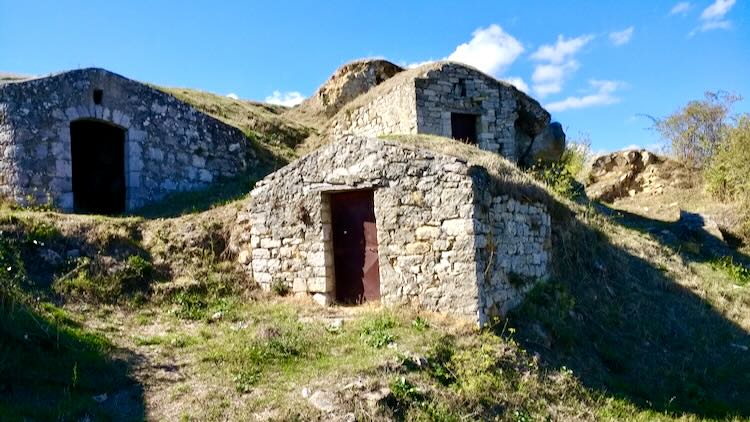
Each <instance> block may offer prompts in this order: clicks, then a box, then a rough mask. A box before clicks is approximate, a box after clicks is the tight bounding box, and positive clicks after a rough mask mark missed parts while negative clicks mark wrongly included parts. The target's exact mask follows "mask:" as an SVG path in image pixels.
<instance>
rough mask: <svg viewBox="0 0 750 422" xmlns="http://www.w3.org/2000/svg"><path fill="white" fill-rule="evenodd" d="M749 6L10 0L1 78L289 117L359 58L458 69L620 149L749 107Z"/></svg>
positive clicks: (0, 16)
mask: <svg viewBox="0 0 750 422" xmlns="http://www.w3.org/2000/svg"><path fill="white" fill-rule="evenodd" d="M748 3H750V2H749V1H748V0H701V1H698V0H695V1H676V0H675V1H648V2H645V1H644V2H625V1H583V0H581V1H565V2H548V1H528V0H527V1H497V0H495V1H461V2H458V1H454V2H448V1H439V0H433V1H410V2H406V1H377V2H365V1H354V0H349V1H327V2H312V1H298V2H292V1H281V0H279V1H263V2H254V1H222V2H218V1H212V2H209V1H191V2H178V1H161V0H150V1H135V0H133V1H127V2H119V1H118V2H114V1H108V2H105V1H62V0H58V1H48V2H43V1H31V0H28V1H27V0H24V1H18V0H10V1H8V0H0V71H5V72H15V73H22V74H32V75H42V74H47V73H52V72H57V71H61V70H67V69H72V68H78V67H88V66H97V67H104V68H106V69H109V70H112V71H115V72H118V73H121V74H123V75H125V76H128V77H131V78H134V79H139V80H143V81H148V82H153V83H157V84H162V85H168V86H183V87H191V88H198V89H202V90H207V91H211V92H215V93H219V94H225V95H226V94H229V93H234V94H236V95H238V96H239V97H241V98H246V99H255V100H264V99H266V98H268V99H271V100H277V101H283V100H290V101H292V102H293V101H294V100H299V98H300V97H304V96H308V95H310V94H312V93H313V92H314V91H315V89H316V88H317V87H318V86H319V85H320V84H322V83H323V82H324V81H325V79H326V78H327V77H328V76H330V74H331V73H332V72H333V71H334V70H335V69H336V68H337V67H338V66H340V65H342V64H344V63H346V62H348V61H350V60H353V59H357V58H361V57H372V56H377V57H384V58H387V59H389V60H391V61H394V62H396V63H399V64H402V65H410V64H415V63H420V62H423V61H428V60H436V59H443V58H452V59H456V60H460V61H464V62H467V63H469V64H472V65H474V66H477V67H479V68H481V69H483V70H485V71H487V72H488V73H492V74H493V76H496V77H498V78H500V79H507V80H511V81H514V82H515V83H517V84H518V85H520V86H523V87H524V89H526V90H527V92H528V93H529V94H531V95H532V96H534V97H535V98H537V99H538V100H539V101H540V102H541V103H542V104H545V105H546V106H547V107H548V108H549V109H550V110H551V111H552V114H553V118H554V119H555V120H558V121H560V122H561V123H562V124H563V126H564V127H565V128H566V131H567V133H568V136H569V137H571V138H576V137H578V136H580V134H582V133H585V134H588V135H589V137H590V138H591V141H592V143H593V148H594V149H595V150H597V151H603V150H615V149H620V148H624V147H626V146H630V145H634V144H635V145H641V146H650V145H652V144H654V143H656V142H657V141H658V138H657V137H656V135H655V134H654V133H653V132H651V131H649V130H646V128H647V127H648V125H649V121H648V120H646V119H645V118H643V117H639V116H638V115H639V114H642V113H645V114H651V115H656V116H663V115H666V114H668V113H671V112H672V111H674V110H676V109H677V108H678V107H679V106H680V105H682V104H684V103H685V102H687V101H688V100H690V99H696V98H700V97H702V95H703V92H704V91H706V90H718V89H723V90H728V91H733V92H736V93H739V94H741V95H744V96H746V97H750V5H748ZM519 80H520V81H522V82H519ZM275 91H278V92H277V95H276V96H275V97H274V95H273V94H274V92H275ZM736 111H740V112H748V111H750V99H748V100H744V101H742V102H741V103H739V104H738V105H737V106H736Z"/></svg>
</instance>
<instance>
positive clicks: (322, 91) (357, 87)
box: [299, 59, 404, 118]
mask: <svg viewBox="0 0 750 422" xmlns="http://www.w3.org/2000/svg"><path fill="white" fill-rule="evenodd" d="M402 70H404V69H403V68H401V67H400V66H398V65H395V64H393V63H391V62H389V61H387V60H380V59H369V60H358V61H355V62H352V63H348V64H346V65H344V66H342V67H340V68H339V69H338V70H336V72H335V73H334V74H333V75H332V76H331V77H330V78H329V79H328V80H327V81H326V83H324V84H323V86H321V87H320V88H318V90H317V91H316V92H315V94H313V95H312V96H311V97H310V98H308V99H307V100H305V101H304V102H303V103H302V104H300V105H299V108H300V109H305V112H306V113H309V114H322V115H324V116H325V117H327V118H329V117H332V116H333V115H335V114H336V113H337V112H338V111H339V110H341V108H342V107H343V106H344V105H346V104H347V103H349V102H350V101H352V100H353V99H355V98H357V97H358V96H360V95H362V94H364V93H366V92H367V91H369V90H370V89H372V88H373V87H375V86H377V85H380V83H382V82H383V81H385V80H387V79H389V78H390V77H392V76H393V75H395V74H397V73H399V72H401V71H402Z"/></svg>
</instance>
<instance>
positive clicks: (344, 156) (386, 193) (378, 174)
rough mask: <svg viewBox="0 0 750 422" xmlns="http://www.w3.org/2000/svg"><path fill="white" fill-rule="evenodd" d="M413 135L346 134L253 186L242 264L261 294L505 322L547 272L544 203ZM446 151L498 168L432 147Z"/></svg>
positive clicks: (500, 173)
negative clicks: (286, 292)
mask: <svg viewBox="0 0 750 422" xmlns="http://www.w3.org/2000/svg"><path fill="white" fill-rule="evenodd" d="M400 138H402V137H400ZM411 138H415V139H416V140H412V141H407V139H406V138H404V139H401V140H398V141H396V140H382V139H377V138H365V137H345V138H342V139H341V140H339V141H337V142H334V143H332V144H329V145H327V146H325V147H323V148H321V149H319V150H317V151H315V152H313V153H311V154H310V155H307V156H305V157H303V158H301V159H299V160H297V161H295V162H293V163H291V164H289V165H288V166H286V167H284V168H282V169H280V170H278V171H276V172H275V173H272V174H271V175H269V176H268V177H266V178H265V179H264V180H262V181H261V182H259V183H258V184H257V185H256V187H255V189H254V190H253V191H252V192H251V200H250V204H249V205H248V207H247V209H246V210H245V211H244V212H241V213H240V216H239V220H238V223H239V224H243V223H247V222H248V221H249V225H250V228H251V229H250V235H249V236H248V237H246V238H245V242H247V243H245V244H242V245H240V250H241V252H240V254H239V260H240V263H242V264H243V265H245V266H246V268H247V270H248V272H250V273H252V275H253V277H254V279H255V281H256V282H258V283H259V284H260V285H261V286H262V287H263V288H264V289H266V290H268V289H271V288H272V287H273V286H274V285H281V286H286V287H288V288H290V289H291V290H292V291H293V292H294V293H295V294H299V295H311V296H313V297H314V299H315V300H317V301H318V302H320V303H323V304H325V303H330V302H338V303H360V302H363V301H370V300H379V301H381V302H382V303H383V304H385V305H393V304H401V303H406V304H414V305H417V306H419V307H421V308H423V309H427V310H431V311H437V312H444V313H452V314H456V315H459V316H461V317H466V318H469V319H471V320H474V321H476V322H478V323H480V324H483V323H485V322H486V321H488V319H489V318H491V317H492V316H494V315H503V314H504V313H505V312H506V311H507V310H508V309H510V308H511V307H512V306H514V305H515V304H517V303H518V302H519V300H520V298H521V297H522V295H523V294H524V292H526V291H527V290H528V289H529V288H530V287H531V286H532V285H533V283H534V282H535V281H537V280H540V279H543V278H544V277H546V275H547V273H548V266H549V262H550V247H551V242H550V236H551V230H550V216H549V214H548V212H547V207H548V205H546V204H547V203H549V202H545V201H548V199H549V197H548V196H547V197H545V196H544V195H546V194H545V193H543V189H541V188H540V187H539V186H538V185H536V184H535V183H534V182H533V181H531V180H529V179H528V178H527V177H526V176H524V175H522V174H521V173H520V172H518V170H517V169H515V166H514V165H512V164H510V163H509V162H508V161H507V160H504V159H503V158H501V157H498V156H497V155H495V154H491V153H487V152H482V151H479V150H477V149H476V148H475V147H473V146H468V145H461V144H458V145H456V143H455V142H453V141H450V140H441V139H440V138H434V137H431V138H430V139H428V140H427V141H424V138H425V137H411ZM411 138H409V139H411ZM417 141H419V142H417ZM422 141H424V142H422ZM446 144H447V145H448V147H447V149H446V150H449V151H452V150H456V149H457V148H458V147H460V148H458V149H459V150H460V149H461V148H464V149H469V150H470V152H471V154H470V155H471V156H473V157H480V158H481V160H484V161H485V162H494V163H497V166H495V169H494V170H493V171H488V170H487V169H486V168H484V167H480V166H477V165H474V164H472V163H470V162H468V161H466V160H465V159H462V158H460V157H457V156H453V155H448V154H444V153H438V152H433V151H432V150H431V148H432V147H433V146H435V147H437V146H443V147H445V146H446ZM451 145H452V146H451ZM459 155H460V154H459Z"/></svg>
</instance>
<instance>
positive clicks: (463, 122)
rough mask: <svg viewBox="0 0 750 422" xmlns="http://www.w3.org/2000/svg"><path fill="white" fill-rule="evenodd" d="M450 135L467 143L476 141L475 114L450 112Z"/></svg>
mask: <svg viewBox="0 0 750 422" xmlns="http://www.w3.org/2000/svg"><path fill="white" fill-rule="evenodd" d="M451 137H452V138H453V139H457V140H459V141H461V142H465V143H467V144H476V143H477V116H476V115H475V114H465V113H451Z"/></svg>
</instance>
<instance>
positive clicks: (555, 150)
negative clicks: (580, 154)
mask: <svg viewBox="0 0 750 422" xmlns="http://www.w3.org/2000/svg"><path fill="white" fill-rule="evenodd" d="M528 151H529V152H528V153H527V154H526V156H525V157H524V162H525V163H526V164H534V163H538V162H542V163H554V162H557V161H559V160H560V157H562V155H563V152H564V151H565V132H564V131H563V128H562V125H561V124H560V123H558V122H552V123H550V124H549V125H548V126H547V127H545V128H544V130H542V132H541V133H540V134H539V135H537V136H536V137H535V138H534V141H533V142H532V143H531V145H530V147H529V150H528Z"/></svg>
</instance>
